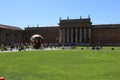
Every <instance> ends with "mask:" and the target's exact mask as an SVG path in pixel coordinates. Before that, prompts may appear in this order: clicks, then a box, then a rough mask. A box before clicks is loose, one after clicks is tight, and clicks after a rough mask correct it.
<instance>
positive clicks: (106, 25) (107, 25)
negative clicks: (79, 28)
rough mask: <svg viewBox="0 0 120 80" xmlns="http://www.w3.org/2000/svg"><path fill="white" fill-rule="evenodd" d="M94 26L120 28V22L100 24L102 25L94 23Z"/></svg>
mask: <svg viewBox="0 0 120 80" xmlns="http://www.w3.org/2000/svg"><path fill="white" fill-rule="evenodd" d="M93 28H107V29H111V28H116V29H117V28H120V24H100V25H93Z"/></svg>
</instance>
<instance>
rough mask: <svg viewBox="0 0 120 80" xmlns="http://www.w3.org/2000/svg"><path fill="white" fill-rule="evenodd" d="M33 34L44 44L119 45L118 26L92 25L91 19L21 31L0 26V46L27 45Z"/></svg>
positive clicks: (12, 27) (64, 21) (65, 20)
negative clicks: (37, 35) (41, 38)
mask: <svg viewBox="0 0 120 80" xmlns="http://www.w3.org/2000/svg"><path fill="white" fill-rule="evenodd" d="M34 34H39V35H41V36H43V38H44V43H63V44H76V45H83V44H98V43H101V44H103V45H119V44H120V24H100V25H92V22H91V19H90V18H89V17H88V18H79V19H69V18H67V19H63V20H62V19H60V20H59V26H48V27H39V26H37V27H29V26H28V27H26V28H25V29H21V28H18V27H14V26H8V25H2V24H0V44H3V43H11V42H13V43H25V42H27V43H29V41H30V37H31V36H32V35H34Z"/></svg>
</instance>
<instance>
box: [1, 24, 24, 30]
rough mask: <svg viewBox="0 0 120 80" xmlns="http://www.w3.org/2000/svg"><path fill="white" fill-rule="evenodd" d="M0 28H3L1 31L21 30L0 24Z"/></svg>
mask: <svg viewBox="0 0 120 80" xmlns="http://www.w3.org/2000/svg"><path fill="white" fill-rule="evenodd" d="M0 28H3V29H12V30H23V29H21V28H19V27H15V26H9V25H3V24H0Z"/></svg>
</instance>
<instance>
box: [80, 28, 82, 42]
mask: <svg viewBox="0 0 120 80" xmlns="http://www.w3.org/2000/svg"><path fill="white" fill-rule="evenodd" d="M80 43H82V29H81V28H80Z"/></svg>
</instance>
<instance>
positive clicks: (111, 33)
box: [91, 24, 120, 45]
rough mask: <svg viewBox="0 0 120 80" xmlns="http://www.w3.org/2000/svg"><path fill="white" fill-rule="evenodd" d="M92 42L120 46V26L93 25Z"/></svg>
mask: <svg viewBox="0 0 120 80" xmlns="http://www.w3.org/2000/svg"><path fill="white" fill-rule="evenodd" d="M91 42H92V43H93V44H97V43H99V42H100V43H101V44H108V45H111V44H120V24H109V25H93V27H92V36H91Z"/></svg>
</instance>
